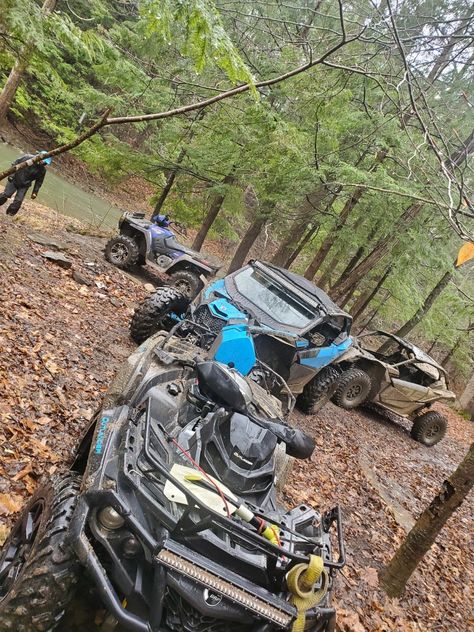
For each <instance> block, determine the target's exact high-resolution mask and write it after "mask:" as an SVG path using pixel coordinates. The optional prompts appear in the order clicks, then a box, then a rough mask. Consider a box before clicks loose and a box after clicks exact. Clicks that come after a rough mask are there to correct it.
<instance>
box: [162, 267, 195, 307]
mask: <svg viewBox="0 0 474 632" xmlns="http://www.w3.org/2000/svg"><path fill="white" fill-rule="evenodd" d="M168 276H169V278H170V282H171V285H173V286H174V287H175V288H176V289H177V290H178V291H179V292H181V294H184V296H186V297H187V298H188V299H189V300H190V301H192V300H193V298H195V297H196V296H197V295H198V294H199V292H200V291H201V290H202V288H203V283H202V281H201V278H200V276H199V274H198V273H197V272H193V271H192V270H176V272H170V274H169V275H168Z"/></svg>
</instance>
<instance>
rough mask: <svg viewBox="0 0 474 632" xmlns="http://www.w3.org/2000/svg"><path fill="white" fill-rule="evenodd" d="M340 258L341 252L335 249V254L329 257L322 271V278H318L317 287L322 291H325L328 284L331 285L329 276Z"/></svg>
mask: <svg viewBox="0 0 474 632" xmlns="http://www.w3.org/2000/svg"><path fill="white" fill-rule="evenodd" d="M340 258H341V250H340V249H337V251H336V253H335V254H334V255H333V256H332V257H331V259H330V261H329V263H327V264H326V266H325V270H324V272H323V274H322V276H320V277H319V278H318V285H319V287H321V288H322V289H323V290H325V289H326V288H327V287H328V286H329V285H330V283H331V275H332V273H333V272H334V270H335V269H336V267H337V264H338V263H339V259H340Z"/></svg>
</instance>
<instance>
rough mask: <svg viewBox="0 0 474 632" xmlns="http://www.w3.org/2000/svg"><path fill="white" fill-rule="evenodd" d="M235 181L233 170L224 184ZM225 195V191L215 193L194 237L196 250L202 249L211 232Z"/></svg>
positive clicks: (224, 180)
mask: <svg viewBox="0 0 474 632" xmlns="http://www.w3.org/2000/svg"><path fill="white" fill-rule="evenodd" d="M234 182H235V176H234V172H233V170H232V171H231V173H229V174H227V175H226V177H225V178H224V179H223V180H222V184H225V185H231V184H233V183H234ZM225 196H226V193H225V192H223V193H218V194H217V195H214V197H213V199H212V202H211V206H210V207H209V210H208V212H207V213H206V216H205V217H204V219H203V221H202V224H201V228H200V229H199V231H198V233H197V235H196V237H195V238H194V241H193V246H192V247H193V248H194V250H201V248H202V245H203V243H204V240H205V239H206V237H207V233H208V232H209V230H210V229H211V226H212V225H213V223H214V222H215V220H216V218H217V216H218V215H219V211H220V210H221V208H222V204H223V202H224V200H225Z"/></svg>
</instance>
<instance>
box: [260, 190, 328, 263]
mask: <svg viewBox="0 0 474 632" xmlns="http://www.w3.org/2000/svg"><path fill="white" fill-rule="evenodd" d="M327 195H328V191H327V189H326V187H325V186H324V185H321V186H319V187H318V188H317V189H316V190H315V191H313V193H311V194H310V195H308V196H306V201H305V202H304V203H303V204H302V205H301V207H300V208H299V209H298V211H297V217H296V219H295V220H294V221H293V223H292V224H291V226H290V228H289V229H288V232H287V234H286V237H285V238H284V239H283V241H282V242H281V243H280V246H279V247H278V250H277V251H276V253H275V254H274V256H273V259H272V263H274V264H275V265H277V266H281V265H283V264H284V262H285V261H286V260H287V259H288V258H289V257H290V256H291V253H292V251H293V250H294V249H295V247H296V246H297V245H298V243H299V242H300V240H301V239H302V238H303V236H304V234H305V232H306V228H307V226H308V218H309V216H310V215H312V214H314V212H315V210H317V209H318V207H319V205H320V204H321V202H322V201H323V200H324V198H325V197H326V196H327ZM335 199H336V198H335V196H334V197H333V200H331V203H332V202H333V201H334V200H335Z"/></svg>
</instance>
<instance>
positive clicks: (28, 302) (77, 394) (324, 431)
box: [0, 203, 474, 632]
mask: <svg viewBox="0 0 474 632" xmlns="http://www.w3.org/2000/svg"><path fill="white" fill-rule="evenodd" d="M28 211H30V212H28ZM82 232H83V230H82V227H81V225H80V224H79V222H77V221H75V220H71V219H69V218H67V217H64V216H61V215H59V214H58V213H54V212H52V211H51V210H49V209H46V208H45V207H41V206H40V205H35V204H33V203H28V204H27V205H26V209H25V210H24V211H23V212H22V213H21V214H20V215H19V216H17V218H15V219H14V220H13V219H11V218H7V217H5V215H4V214H3V213H2V214H1V215H0V351H1V353H0V541H1V540H3V538H4V536H5V533H6V532H7V531H8V528H9V525H10V524H11V522H12V520H13V518H14V515H15V512H17V511H18V510H19V509H20V508H21V506H22V504H23V502H24V500H25V498H27V497H28V496H29V495H30V494H31V492H32V491H33V490H34V488H35V486H36V485H37V483H38V481H39V480H40V478H41V476H43V475H46V476H48V475H51V474H53V473H54V472H56V471H58V470H59V469H60V468H62V467H64V466H65V464H67V463H68V462H69V460H70V458H71V454H72V451H73V449H74V446H75V444H76V443H77V440H78V438H79V437H80V435H81V434H82V432H83V431H84V428H85V427H86V426H87V424H88V422H89V421H90V419H91V417H92V415H93V413H94V411H95V410H96V409H97V408H98V406H99V403H100V400H101V396H102V395H103V393H104V392H105V391H106V389H107V385H108V383H109V382H110V380H111V378H112V376H113V374H114V371H115V370H116V368H117V367H118V365H119V364H120V363H121V362H122V361H123V359H124V358H125V357H126V356H127V355H128V354H129V353H130V352H131V351H132V349H133V345H132V343H131V341H130V339H129V337H128V322H129V320H130V317H131V315H132V312H133V309H134V307H135V305H136V304H137V303H138V302H139V301H140V300H141V299H142V298H143V297H144V296H145V294H146V291H145V289H144V287H143V285H142V284H141V283H138V282H137V281H136V280H135V279H134V278H132V277H130V276H129V275H126V274H124V273H122V272H121V271H119V270H117V269H115V268H113V267H112V266H110V265H109V264H107V263H106V262H105V260H104V258H103V253H102V249H103V246H104V243H105V239H104V238H103V237H91V236H86V235H83V234H81V233H82ZM57 247H59V249H60V250H59V252H60V253H61V254H63V255H65V256H66V258H67V259H69V260H70V261H71V263H72V265H71V267H70V268H68V269H64V268H62V267H60V266H58V264H57V263H55V262H53V261H50V260H48V259H46V258H45V257H44V256H43V254H44V253H45V251H48V250H54V248H57ZM444 412H445V413H446V414H447V415H448V417H449V432H448V435H447V437H446V438H445V440H443V441H442V442H441V443H440V444H438V445H437V446H435V447H433V448H431V449H429V448H426V447H424V446H422V445H420V444H417V443H415V442H414V441H413V440H412V439H411V438H410V436H409V426H408V424H405V423H404V422H401V421H400V420H394V419H388V418H382V417H380V415H378V414H376V413H374V412H373V411H370V410H362V411H357V412H351V413H348V412H346V411H343V410H342V409H339V408H336V407H335V406H332V405H331V404H329V405H327V406H326V407H325V408H324V409H323V411H321V413H319V414H318V416H313V417H304V416H302V415H300V414H295V416H294V419H295V422H296V423H297V424H299V425H301V426H302V427H304V428H305V430H307V431H309V432H311V433H312V434H313V436H314V437H315V440H316V450H315V452H314V454H313V456H312V457H311V460H310V461H309V462H308V461H306V462H300V463H297V464H296V467H295V469H294V472H293V476H292V478H291V479H290V482H289V484H288V486H287V488H286V490H285V494H284V496H285V501H287V502H288V503H289V504H296V503H311V504H313V505H314V506H316V507H317V508H319V509H322V510H324V509H329V508H331V507H332V506H334V505H335V504H337V503H338V504H340V505H341V507H342V509H343V513H344V522H345V535H346V550H347V557H348V563H347V566H346V568H345V569H344V570H343V572H342V573H340V574H339V579H338V581H337V587H336V593H335V602H336V605H337V608H338V629H339V630H340V631H343V632H363V631H364V630H370V631H374V632H375V631H377V632H382V631H388V630H400V631H401V630H409V631H423V632H425V631H446V632H448V631H449V632H453V631H463V630H468V629H469V628H470V627H471V626H472V625H473V623H474V621H473V619H472V614H473V613H472V611H471V608H472V605H471V604H472V595H470V592H469V591H470V587H472V585H473V583H472V582H473V577H472V559H473V550H472V548H473V547H472V540H471V539H470V524H471V522H470V519H471V516H472V510H473V502H472V500H473V499H472V497H471V498H470V499H468V500H467V501H466V502H465V503H464V505H463V506H462V507H461V509H460V510H459V511H458V512H457V513H456V514H455V515H454V516H453V517H452V518H451V520H450V521H449V522H448V524H447V526H446V527H445V529H444V530H443V531H442V533H441V535H440V537H439V538H438V540H437V543H436V544H435V545H434V546H433V547H432V549H431V551H430V552H429V554H428V555H427V556H426V557H425V559H424V561H423V563H422V564H421V566H420V567H419V569H418V570H417V571H416V573H415V574H414V576H413V577H412V579H411V581H410V582H409V584H408V588H407V591H406V594H405V595H404V597H403V598H401V599H400V600H389V599H388V598H387V597H385V596H384V594H383V593H382V592H381V591H380V590H379V589H378V583H377V569H378V568H380V566H381V565H382V564H383V563H384V562H385V561H387V560H388V559H389V558H390V556H391V555H392V554H393V552H394V551H395V549H396V547H397V546H398V544H399V543H400V542H401V541H402V539H403V537H404V534H405V533H406V530H408V529H409V528H410V526H411V524H412V523H413V520H414V519H415V518H416V516H417V515H418V514H419V513H420V511H421V510H422V509H423V508H424V507H425V506H426V505H427V504H428V503H429V502H430V500H431V498H432V497H433V496H434V495H435V493H436V492H437V490H438V488H439V486H440V485H441V483H442V481H443V480H444V478H445V477H446V476H447V475H448V474H449V473H450V472H451V471H452V470H454V469H455V467H456V466H457V464H458V463H459V462H460V461H461V459H462V458H463V456H464V454H465V453H466V451H467V449H468V446H469V443H470V441H472V424H470V423H469V422H467V421H466V420H464V419H462V418H461V417H459V416H458V415H457V414H455V413H453V412H452V411H450V410H449V409H445V410H444ZM82 601H83V600H82ZM102 620H103V613H101V612H100V611H99V612H96V610H95V609H94V608H92V610H91V609H89V610H84V609H80V608H74V607H73V608H72V609H71V612H69V613H68V616H67V618H66V620H65V621H64V623H63V624H62V625H61V627H60V630H61V631H62V632H66V631H68V632H71V631H74V632H76V631H77V632H79V631H81V632H82V631H84V632H85V631H86V630H87V631H92V630H96V629H97V630H98V629H99V628H98V627H97V625H96V624H99V623H100V622H101V621H102ZM102 629H103V628H102Z"/></svg>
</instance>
